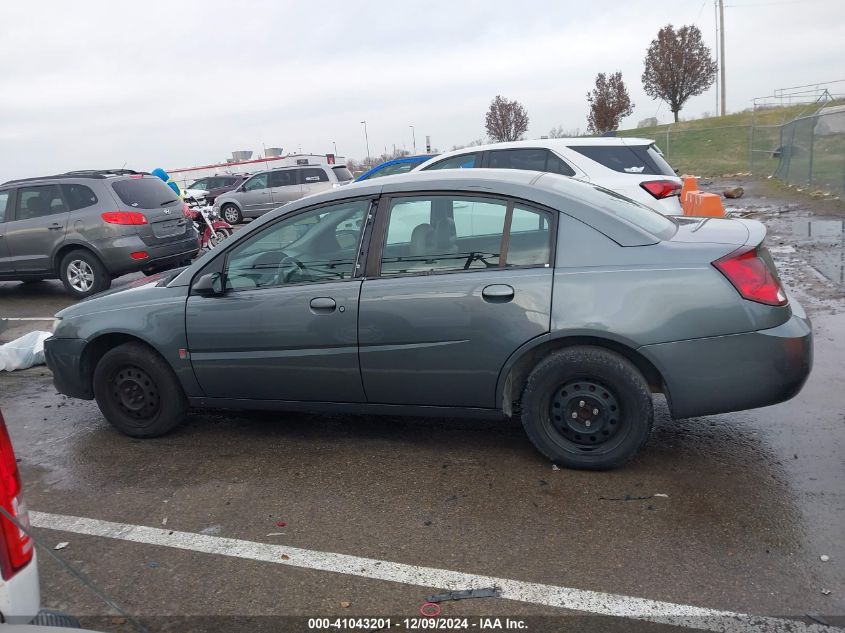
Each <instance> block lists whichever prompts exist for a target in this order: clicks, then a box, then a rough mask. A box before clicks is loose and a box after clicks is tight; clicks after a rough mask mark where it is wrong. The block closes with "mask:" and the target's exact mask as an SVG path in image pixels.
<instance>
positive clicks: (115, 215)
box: [102, 211, 147, 224]
mask: <svg viewBox="0 0 845 633" xmlns="http://www.w3.org/2000/svg"><path fill="white" fill-rule="evenodd" d="M102 218H103V221H104V222H108V223H109V224H147V216H145V215H144V214H143V213H139V212H138V211H106V212H105V213H103V215H102Z"/></svg>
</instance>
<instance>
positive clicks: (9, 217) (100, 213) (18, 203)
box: [0, 169, 199, 298]
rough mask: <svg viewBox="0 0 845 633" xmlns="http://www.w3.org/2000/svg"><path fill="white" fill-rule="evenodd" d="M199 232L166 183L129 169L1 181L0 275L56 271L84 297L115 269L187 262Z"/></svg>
mask: <svg viewBox="0 0 845 633" xmlns="http://www.w3.org/2000/svg"><path fill="white" fill-rule="evenodd" d="M197 237H198V236H197V232H196V230H195V229H194V225H193V222H192V221H191V220H190V219H189V218H188V217H186V215H185V212H184V204H183V203H182V201H181V200H180V199H179V198H178V197H177V196H176V194H175V193H174V192H173V190H172V189H170V187H168V186H167V185H165V184H164V182H162V181H161V180H160V179H158V178H156V177H155V176H150V175H149V174H144V173H139V172H134V171H131V170H122V169H121V170H99V171H77V172H68V173H66V174H59V175H56V176H45V177H42V178H26V179H23V180H11V181H9V182H5V183H3V184H2V185H0V280H2V281H8V280H12V281H35V280H39V279H55V278H58V279H61V281H62V283H63V284H64V286H65V288H66V289H67V291H68V293H70V294H71V295H73V296H74V297H77V298H82V297H87V296H88V295H92V294H94V293H96V292H100V291H102V290H105V289H107V288H108V287H109V286H110V285H111V280H112V279H113V278H114V277H119V276H120V275H125V274H127V273H131V272H136V271H139V270H142V271H144V272H146V273H153V272H158V271H160V270H165V269H167V268H172V267H173V266H175V265H179V264H183V263H188V262H189V261H190V260H191V259H192V258H193V257H194V255H196V253H197V251H198V250H199V244H198V241H197Z"/></svg>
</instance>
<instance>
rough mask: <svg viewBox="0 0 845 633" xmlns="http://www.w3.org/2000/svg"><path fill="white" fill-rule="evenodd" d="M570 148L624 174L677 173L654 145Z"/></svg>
mask: <svg viewBox="0 0 845 633" xmlns="http://www.w3.org/2000/svg"><path fill="white" fill-rule="evenodd" d="M570 149H572V150H574V151H576V152H578V153H579V154H582V155H583V156H586V157H587V158H589V159H590V160H594V161H596V162H597V163H599V164H600V165H603V166H604V167H607V168H608V169H612V170H613V171H616V172H619V173H622V174H645V175H648V176H674V175H675V171H674V170H673V169H672V168H671V167H670V166H669V163H667V162H666V161H665V160H664V159H663V156H661V155H660V152H659V151H658V150H657V149H656V148H654V145H633V146H629V145H571V146H570Z"/></svg>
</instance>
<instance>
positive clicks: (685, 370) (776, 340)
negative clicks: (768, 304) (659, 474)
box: [640, 301, 813, 418]
mask: <svg viewBox="0 0 845 633" xmlns="http://www.w3.org/2000/svg"><path fill="white" fill-rule="evenodd" d="M792 311H793V314H792V317H791V318H790V319H789V321H787V322H786V323H784V324H783V325H779V326H778V327H774V328H771V329H767V330H758V331H756V332H746V333H743V334H732V335H729V336H717V337H710V338H702V339H693V340H688V341H677V342H674V343H660V344H657V345H646V346H644V347H641V348H640V351H641V352H642V353H643V355H644V356H646V357H647V358H648V359H649V360H651V361H652V362H653V363H654V365H655V367H657V369H658V370H659V371H660V373H661V374H662V375H663V378H664V380H665V382H666V387H667V391H668V393H667V399H668V400H669V406H670V409H671V411H672V416H673V417H675V418H688V417H692V416H698V415H713V414H716V413H727V412H729V411H743V410H745V409H755V408H757V407H766V406H769V405H773V404H778V403H779V402H784V401H785V400H789V399H790V398H792V397H794V396H795V395H797V394H798V392H799V391H801V388H802V387H803V386H804V383H805V382H806V381H807V377H808V376H809V375H810V371H811V369H812V367H813V333H812V329H811V324H810V320H809V319H808V318H807V316H806V314H805V313H804V310H803V308H802V307H801V305H800V304H798V303H796V302H794V301H793V302H792Z"/></svg>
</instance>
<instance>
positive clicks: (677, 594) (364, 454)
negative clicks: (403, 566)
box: [0, 196, 845, 631]
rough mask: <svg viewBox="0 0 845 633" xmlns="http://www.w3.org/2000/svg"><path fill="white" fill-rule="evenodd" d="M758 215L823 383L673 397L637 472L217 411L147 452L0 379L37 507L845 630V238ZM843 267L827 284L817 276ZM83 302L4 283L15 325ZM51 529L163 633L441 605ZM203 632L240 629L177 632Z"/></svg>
mask: <svg viewBox="0 0 845 633" xmlns="http://www.w3.org/2000/svg"><path fill="white" fill-rule="evenodd" d="M755 200H756V204H757V208H756V210H755V208H754V204H755ZM737 202H740V201H737ZM742 202H743V204H745V205H747V206H746V207H745V208H744V209H743V212H748V213H749V214H750V217H758V218H762V219H764V220H765V221H766V223H767V224H768V225H769V228H770V233H769V235H770V238H769V245H770V247H772V250H773V252H774V254H775V258H776V260H777V262H778V265H779V267H780V269H781V272H782V276H783V278H784V280H785V282H786V283H787V285H788V286H789V287H790V290H791V292H793V293H794V294H795V296H797V297H798V298H799V300H800V301H802V303H803V304H804V306H805V308H806V309H807V311H808V313H809V314H810V316H811V318H812V320H813V327H814V333H815V337H816V338H815V341H816V344H815V366H814V370H813V373H812V375H811V377H810V380H809V381H808V383H807V385H806V386H805V387H804V389H803V391H802V392H801V393H800V394H799V395H798V396H797V397H796V398H794V399H793V400H791V401H789V402H786V403H783V404H780V405H777V406H774V407H768V408H764V409H757V410H753V411H745V412H740V413H733V414H727V415H718V416H711V417H705V418H692V419H686V420H679V421H672V420H671V419H670V418H669V415H668V412H667V410H666V407H665V403H664V402H662V401H661V400H658V401H657V408H656V419H655V429H654V433H653V436H652V438H651V439H650V441H649V443H648V444H647V446H646V447H645V449H644V451H643V452H642V453H641V455H640V456H638V458H637V459H636V460H635V461H633V462H632V463H631V464H630V465H628V466H627V467H625V468H623V469H621V470H617V471H612V472H604V473H587V472H578V471H569V470H553V469H552V467H551V465H550V464H549V463H548V462H546V461H545V460H544V459H543V458H542V457H541V456H540V455H539V454H538V453H537V452H536V451H534V450H533V448H532V447H531V445H530V444H529V442H528V440H527V439H526V438H525V436H524V434H523V432H522V429H521V427H520V426H519V424H517V423H514V422H509V421H500V422H489V421H467V420H453V419H409V418H394V417H375V416H373V417H370V416H366V417H365V416H340V415H332V416H329V415H308V414H275V413H273V414H270V413H220V412H208V411H196V412H193V413H192V414H191V415H190V418H189V421H188V423H187V424H185V425H184V426H182V427H181V428H179V429H178V430H176V431H175V432H174V433H172V434H170V435H168V436H166V437H163V438H159V439H155V440H146V441H140V440H133V439H130V438H127V437H124V436H122V435H120V434H118V433H117V432H115V431H113V430H112V429H111V428H110V427H109V426H108V424H107V423H106V422H105V421H104V420H103V419H102V416H101V415H100V413H99V410H98V409H97V407H96V404H95V403H93V402H85V401H77V400H69V399H67V398H65V397H63V396H61V395H58V394H57V393H56V392H55V390H54V389H53V387H52V382H51V376H50V372H49V370H48V369H46V368H45V367H43V366H42V367H36V368H32V369H28V370H24V371H19V372H13V373H5V374H4V375H0V407H2V410H3V414H4V416H5V417H6V421H7V425H8V427H9V429H10V433H11V435H12V438H13V441H14V444H15V449H16V451H17V455H18V458H19V462H20V463H19V466H20V468H21V472H22V476H23V482H24V487H25V495H26V499H27V503H28V505H29V507H30V509H32V510H36V511H41V512H50V513H55V514H64V515H72V516H80V517H89V518H96V519H103V520H108V521H115V522H121V523H129V524H137V525H144V526H151V527H162V526H166V528H167V529H172V530H179V531H185V532H202V531H205V533H211V534H216V535H220V536H227V537H234V538H240V539H245V540H249V541H255V542H261V543H275V544H282V545H287V546H292V547H301V548H307V549H311V550H320V551H326V552H337V553H344V554H352V555H356V556H363V557H370V558H376V559H382V560H387V561H394V562H402V563H408V564H412V565H424V566H428V567H437V568H442V569H449V570H456V571H463V572H469V573H475V574H484V575H491V576H497V577H504V578H510V579H517V580H525V581H532V582H539V583H546V584H551V585H559V586H563V587H571V588H576V589H582V590H595V591H602V592H609V593H614V594H620V595H624V596H636V597H643V598H650V599H655V600H665V601H670V602H676V603H681V604H689V605H695V606H701V607H708V608H713V609H725V610H732V611H739V612H743V613H752V614H759V615H777V616H788V617H797V618H804V620H805V621H807V622H810V621H811V620H810V619H807V618H806V614H814V615H815V617H821V618H822V619H823V620H826V621H830V622H835V621H838V623H839V624H840V626H841V625H842V624H845V622H843V621H842V619H841V616H842V615H843V614H845V461H844V460H845V458H844V457H843V456H845V389H843V385H845V383H844V382H843V377H845V300H843V299H845V298H844V297H843V286H842V285H841V284H840V283H839V282H838V281H837V279H836V272H837V271H836V269H835V268H836V267H835V265H836V262H837V259H836V256H835V255H834V254H830V255H829V257H828V253H832V252H834V251H835V248H836V242H835V240H836V239H837V236H836V235H835V231H833V233H834V235H833V236H832V237H830V236H828V237H830V239H831V241H830V242H829V243H825V242H824V241H823V239H822V238H824V236H822V237H821V238H819V239H813V238H814V237H819V236H813V235H812V231H811V234H810V235H809V236H804V235H802V234H801V232H802V230H803V227H805V226H806V225H807V223H808V222H812V221H815V220H820V219H821V220H824V219H828V218H819V217H816V216H810V215H808V214H807V213H806V212H805V211H804V210H802V209H800V208H797V209H796V208H789V207H788V206H786V205H780V206H778V203H777V201H772V200H770V199H766V200H765V201H760V200H758V199H754V198H752V197H750V196H749V198H748V199H746V200H745V201H742ZM770 204H771V205H774V207H775V209H776V210H775V211H772V210H767V209H766V208H765V207H766V205H770ZM761 208H762V210H761ZM796 226H797V227H799V228H797V229H795V228H794V227H796ZM830 226H833V225H830ZM831 230H833V229H831ZM820 240H821V241H820ZM831 249H833V251H831ZM819 253H820V254H819ZM827 259H829V260H830V261H831V262H832V265H833V268H831V269H830V270H828V271H827V272H825V271H824V269H823V266H818V265H817V266H814V265H813V264H814V263H815V264H818V262H819V261H826V260H827ZM128 280H129V279H121V280H118V281H116V282H115V285H118V284H120V283H125V282H126V281H128ZM68 304H69V300H68V299H67V297H66V296H64V294H63V292H62V291H61V286H60V284H59V283H58V282H42V283H38V284H26V285H24V284H17V283H0V317H50V316H52V314H53V313H54V312H55V311H56V310H58V309H60V308H61V307H63V306H64V305H68ZM44 325H46V326H47V328H48V327H49V323H46V322H45V323H44ZM31 329H41V327H40V326H39V325H38V324H37V323H36V322H19V321H17V322H13V321H6V322H5V323H4V324H0V342H4V341H7V340H10V339H11V338H14V337H15V336H17V335H20V334H21V333H23V332H25V331H28V330H31ZM656 494H658V495H660V496H654V495H656ZM663 495H666V496H663ZM280 522H282V523H284V524H285V525H284V527H279V526H278V525H279V523H280ZM271 533H273V534H276V535H274V536H268V535H269V534H271ZM36 534H37V536H39V537H40V538H41V539H43V540H44V542H45V543H46V544H47V545H50V546H53V545H55V544H56V543H58V542H59V541H67V542H68V543H69V545H68V547H67V548H65V549H63V550H62V551H61V552H59V554H61V555H62V556H63V557H64V558H65V559H66V560H67V561H68V562H69V563H70V564H72V565H73V566H74V567H76V568H78V569H79V570H81V571H82V572H83V573H84V574H86V575H87V576H88V577H89V578H90V579H91V580H93V581H94V582H95V583H96V584H97V585H99V586H100V587H101V588H103V589H104V590H105V591H106V592H107V593H108V594H109V595H110V596H111V597H112V598H113V599H114V600H115V601H116V602H117V603H119V604H120V605H122V606H123V607H124V608H125V609H126V610H127V611H128V612H130V613H131V614H134V615H135V616H136V617H138V618H139V620H140V621H141V622H142V623H143V624H144V625H145V626H147V627H148V628H150V630H262V629H261V627H262V625H266V626H267V627H268V629H267V630H272V629H274V628H278V627H276V626H275V624H273V625H271V622H272V621H269V620H261V619H260V617H259V616H273V615H298V616H315V615H329V614H332V615H342V616H365V615H370V616H371V615H392V616H406V615H407V616H412V615H415V614H417V612H418V611H417V610H418V609H419V607H420V605H421V604H422V603H423V602H424V599H425V597H426V596H428V595H430V594H431V593H433V591H432V590H430V589H428V588H425V587H419V586H411V585H403V584H397V583H390V582H385V581H378V580H369V579H361V578H356V577H352V576H346V575H341V574H334V573H329V572H321V571H313V570H304V569H295V568H290V567H287V566H281V565H271V564H267V563H260V562H255V561H248V560H241V559H237V558H228V557H222V556H216V555H211V554H200V553H194V552H189V551H180V550H175V549H170V548H165V547H160V546H151V545H143V544H136V543H129V542H124V541H119V540H110V539H104V538H97V537H90V536H81V535H78V534H70V533H63V532H57V531H53V530H47V529H43V528H39V529H37V530H36ZM822 555H826V556H828V557H829V561H827V562H822V561H821V559H820V556H822ZM40 571H41V584H42V598H43V603H44V605H45V606H48V607H52V608H59V609H64V610H66V611H68V612H71V613H74V614H77V615H80V616H82V620H83V624H87V625H88V626H90V627H91V628H97V629H101V630H108V631H124V630H132V629H131V627H130V623H129V622H128V621H126V620H125V619H124V618H122V617H119V616H115V614H113V612H112V611H110V610H109V609H108V608H107V607H105V606H104V605H103V604H102V603H101V602H99V601H98V600H97V599H96V598H95V597H94V596H93V595H92V594H91V593H90V592H89V591H88V590H87V589H86V588H85V587H84V586H83V585H82V584H81V583H80V581H78V580H77V579H75V578H73V577H71V576H70V575H69V574H67V573H66V572H65V571H64V570H62V569H60V568H59V566H58V565H57V564H56V563H55V562H54V561H52V560H50V559H49V558H48V557H47V556H46V555H43V554H42V555H41V559H40ZM347 602H348V603H350V604H349V605H348V606H343V605H345V604H346V603H347ZM443 614H444V615H470V614H471V615H482V614H483V615H498V616H506V615H510V616H514V617H516V616H519V617H524V616H545V617H546V618H547V619H545V620H542V619H540V620H537V621H536V623H535V625H534V626H533V627H532V628H533V630H595V629H597V628H600V629H601V630H620V631H621V630H636V631H652V630H654V631H657V630H667V629H668V627H662V626H658V625H650V624H649V625H646V624H642V623H632V622H631V621H626V620H622V619H598V618H595V617H593V618H583V617H582V618H577V617H569V618H567V619H564V620H560V619H555V618H559V617H560V616H561V615H562V614H565V612H562V611H561V610H558V609H554V608H551V607H541V606H536V605H531V604H525V603H521V602H515V601H508V600H501V599H495V598H491V599H478V600H467V601H461V602H449V603H445V604H444V605H443ZM199 615H211V616H220V617H221V618H222V619H217V620H195V619H193V620H191V619H189V620H180V619H179V618H178V616H199ZM837 617H838V618H839V619H838V620H837ZM226 618H228V619H226ZM303 630H304V629H303Z"/></svg>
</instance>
